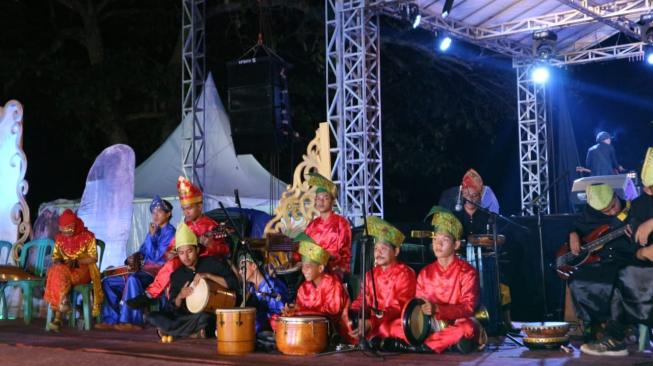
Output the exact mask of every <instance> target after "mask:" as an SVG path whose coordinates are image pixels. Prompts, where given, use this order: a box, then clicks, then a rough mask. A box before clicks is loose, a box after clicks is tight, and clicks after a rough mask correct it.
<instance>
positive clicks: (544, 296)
mask: <svg viewBox="0 0 653 366" xmlns="http://www.w3.org/2000/svg"><path fill="white" fill-rule="evenodd" d="M568 175H569V171H565V173H564V174H562V175H561V176H559V177H558V178H556V179H555V180H554V181H553V184H550V185H547V186H546V187H545V188H544V190H542V192H541V193H540V195H539V196H537V197H535V199H534V200H533V201H531V202H530V203H529V204H527V207H530V208H537V241H538V245H539V249H540V280H541V281H542V293H541V294H540V295H541V296H542V311H543V315H544V320H546V319H551V318H552V317H553V314H550V313H549V305H548V304H547V294H546V282H545V279H546V274H545V273H544V235H543V234H542V228H543V226H542V205H543V203H544V202H543V201H542V200H541V198H542V197H544V196H545V195H546V194H547V193H549V191H550V190H551V188H553V187H555V186H556V185H557V184H558V182H559V181H560V180H562V178H564V177H566V176H568ZM527 207H524V209H522V212H523V211H525V210H526V208H527Z"/></svg>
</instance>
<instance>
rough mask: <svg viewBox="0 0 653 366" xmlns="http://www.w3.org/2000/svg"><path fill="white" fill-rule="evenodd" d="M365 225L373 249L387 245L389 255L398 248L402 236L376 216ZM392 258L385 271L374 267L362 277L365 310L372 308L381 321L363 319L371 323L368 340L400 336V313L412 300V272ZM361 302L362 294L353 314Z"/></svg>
mask: <svg viewBox="0 0 653 366" xmlns="http://www.w3.org/2000/svg"><path fill="white" fill-rule="evenodd" d="M366 221H367V232H368V233H369V235H371V236H372V237H373V238H374V242H375V244H374V245H375V247H376V246H377V245H387V246H389V247H390V248H392V249H391V250H392V251H395V250H396V249H399V248H401V244H402V243H403V242H404V235H403V234H402V233H401V231H399V229H397V228H396V227H394V226H392V225H391V224H390V223H388V222H386V221H384V220H383V219H381V218H378V217H376V216H369V217H367V220H366ZM375 250H376V249H375ZM392 258H393V259H392V262H388V265H387V266H386V267H385V268H384V267H382V266H379V265H377V266H376V267H374V269H373V270H370V271H368V272H367V275H366V276H365V299H366V301H365V303H366V306H367V309H370V308H371V307H374V308H376V310H378V311H380V312H381V317H380V318H379V317H378V316H377V315H378V314H375V313H374V312H371V313H370V312H366V315H367V316H366V319H368V320H369V321H370V323H371V329H370V330H369V331H368V332H366V333H365V336H366V338H367V339H372V337H380V338H388V337H391V336H393V335H394V334H399V333H401V332H403V326H402V322H401V312H402V310H403V308H404V305H405V304H406V303H407V302H408V301H410V300H411V299H412V298H414V297H415V282H416V280H415V271H413V269H412V268H410V267H408V266H407V265H405V264H404V263H400V262H397V261H396V258H394V257H392ZM372 271H373V272H372ZM372 278H374V283H372ZM375 290H376V291H375ZM375 293H376V298H375V296H374V294H375ZM362 302H363V293H362V291H361V293H360V294H359V296H358V298H357V299H356V300H355V301H354V302H353V304H352V306H351V308H352V310H354V311H360V309H361V307H362ZM368 314H370V315H368Z"/></svg>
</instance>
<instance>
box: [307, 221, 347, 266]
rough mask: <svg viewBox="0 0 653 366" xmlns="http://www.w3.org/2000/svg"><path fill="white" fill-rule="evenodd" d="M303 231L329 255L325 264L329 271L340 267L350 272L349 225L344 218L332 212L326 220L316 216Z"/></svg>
mask: <svg viewBox="0 0 653 366" xmlns="http://www.w3.org/2000/svg"><path fill="white" fill-rule="evenodd" d="M305 232H306V234H307V235H308V236H310V237H311V238H313V240H315V241H316V242H317V243H318V244H319V245H320V246H321V247H322V248H324V249H325V250H326V251H327V252H329V254H330V255H331V259H330V260H329V263H328V264H327V267H328V268H329V270H330V271H333V270H334V269H335V268H340V269H341V270H342V271H343V272H346V273H349V272H350V269H349V268H350V264H351V227H350V226H349V221H347V219H346V218H344V217H342V216H340V215H338V214H336V213H334V212H332V213H331V214H330V215H329V217H327V219H326V220H323V219H322V218H321V217H316V218H315V219H313V221H311V223H310V224H308V226H307V227H306V230H305Z"/></svg>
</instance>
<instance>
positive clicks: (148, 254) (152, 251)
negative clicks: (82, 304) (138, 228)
mask: <svg viewBox="0 0 653 366" xmlns="http://www.w3.org/2000/svg"><path fill="white" fill-rule="evenodd" d="M157 208H158V209H161V210H162V211H163V212H166V213H169V212H172V204H170V202H168V201H166V200H162V199H161V197H159V196H155V197H154V199H153V200H152V203H151V204H150V212H154V210H155V209H157ZM174 237H175V227H174V226H172V225H170V223H169V222H166V223H165V225H163V226H157V227H156V230H155V232H154V235H152V234H151V233H150V232H148V233H147V236H146V237H145V240H144V241H143V244H141V247H140V249H139V250H138V253H140V257H141V258H142V260H143V266H142V268H141V269H140V270H139V271H138V272H135V273H131V274H128V275H119V276H112V277H106V278H104V279H103V280H102V288H103V289H104V293H105V294H106V295H105V298H104V306H103V307H102V322H103V323H106V324H109V325H115V324H134V325H140V324H143V311H142V310H141V309H132V308H129V307H128V306H127V304H126V300H127V299H130V298H132V297H135V296H137V295H138V294H141V293H143V291H144V290H145V288H147V286H149V285H150V284H151V283H152V281H153V280H154V276H155V275H156V273H157V272H158V270H159V268H161V266H162V265H163V264H164V263H165V260H166V258H165V253H166V249H167V247H168V244H169V243H170V241H171V240H172V239H173V238H174Z"/></svg>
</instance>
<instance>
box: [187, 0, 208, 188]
mask: <svg viewBox="0 0 653 366" xmlns="http://www.w3.org/2000/svg"><path fill="white" fill-rule="evenodd" d="M181 8H182V15H181V20H182V21H181V32H182V42H183V43H182V50H181V98H182V99H181V120H182V121H184V122H182V123H183V128H182V152H181V153H182V157H181V158H182V167H183V169H184V174H185V175H186V177H187V178H188V179H190V180H191V181H192V182H193V183H194V184H196V185H198V186H199V187H200V188H201V189H202V191H204V184H205V181H204V178H205V172H204V165H205V151H204V147H205V146H206V144H205V137H204V121H205V119H204V117H205V113H204V111H205V101H204V98H202V99H201V100H199V97H200V94H201V93H202V89H203V88H204V81H205V80H206V63H205V61H206V56H205V52H206V40H205V16H206V1H205V0H181ZM187 118H190V119H191V123H185V121H186V119H187Z"/></svg>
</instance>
